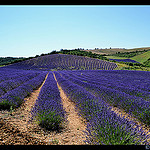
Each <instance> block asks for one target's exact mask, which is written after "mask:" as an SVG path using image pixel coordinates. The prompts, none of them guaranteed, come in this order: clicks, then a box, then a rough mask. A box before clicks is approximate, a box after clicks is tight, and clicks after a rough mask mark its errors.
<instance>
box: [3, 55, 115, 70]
mask: <svg viewBox="0 0 150 150" xmlns="http://www.w3.org/2000/svg"><path fill="white" fill-rule="evenodd" d="M116 67H117V65H116V64H115V63H113V62H108V61H104V60H100V59H95V58H89V57H83V56H76V55H66V54H52V55H45V56H40V57H37V58H33V59H28V60H25V61H22V62H18V63H14V64H10V65H8V66H5V67H3V68H15V69H16V68H17V69H27V70H32V69H33V70H51V71H52V70H96V69H103V70H113V69H114V68H116Z"/></svg>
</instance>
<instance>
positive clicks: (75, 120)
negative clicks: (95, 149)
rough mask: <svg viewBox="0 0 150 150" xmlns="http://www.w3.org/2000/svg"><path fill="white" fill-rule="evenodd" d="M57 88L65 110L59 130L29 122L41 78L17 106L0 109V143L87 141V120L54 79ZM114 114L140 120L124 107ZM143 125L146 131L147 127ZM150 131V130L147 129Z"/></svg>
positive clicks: (79, 143) (65, 143) (48, 143)
mask: <svg viewBox="0 0 150 150" xmlns="http://www.w3.org/2000/svg"><path fill="white" fill-rule="evenodd" d="M53 75H54V78H55V80H56V83H57V86H58V88H59V91H60V96H61V99H62V104H63V108H64V109H65V111H66V114H67V121H66V122H64V124H63V128H62V129H61V130H60V131H47V130H45V129H43V128H41V127H40V126H39V125H38V124H37V122H36V121H33V122H29V120H30V117H31V109H32V107H33V106H34V104H35V102H36V99H37V98H38V95H39V92H40V90H41V88H42V86H43V85H44V83H45V81H46V78H47V76H48V74H47V76H46V78H45V80H44V82H43V83H42V85H41V86H40V87H39V89H37V90H34V91H33V92H32V93H31V95H30V96H29V97H27V98H25V103H23V104H22V105H21V106H20V107H19V108H18V109H16V110H15V111H14V112H12V113H10V112H9V111H6V110H5V111H0V131H1V132H0V145H86V144H87V143H85V140H86V134H85V132H84V131H86V124H87V122H86V120H85V119H84V118H82V117H81V116H79V115H78V110H77V108H76V106H75V103H73V102H72V101H71V100H70V99H69V98H68V97H67V96H66V94H65V93H64V91H63V90H62V88H61V87H60V85H59V84H58V82H57V79H56V77H55V74H53ZM112 111H114V112H115V113H116V114H117V115H119V116H121V117H125V118H128V120H134V121H135V122H136V123H137V124H138V125H139V124H141V123H140V122H138V121H137V120H135V119H134V118H133V117H131V116H130V115H129V114H127V113H126V112H124V111H123V110H121V109H119V108H116V107H112ZM142 127H143V128H145V131H148V130H149V128H146V127H145V126H144V125H142ZM148 134H150V132H149V133H148Z"/></svg>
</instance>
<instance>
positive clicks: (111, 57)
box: [106, 56, 127, 59]
mask: <svg viewBox="0 0 150 150" xmlns="http://www.w3.org/2000/svg"><path fill="white" fill-rule="evenodd" d="M106 57H107V58H108V59H127V58H126V57H117V56H106Z"/></svg>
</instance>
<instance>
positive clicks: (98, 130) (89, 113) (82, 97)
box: [54, 71, 149, 145]
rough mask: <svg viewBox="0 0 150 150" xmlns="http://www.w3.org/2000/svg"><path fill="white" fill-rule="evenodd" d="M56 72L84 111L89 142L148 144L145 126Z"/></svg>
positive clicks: (81, 111)
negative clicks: (138, 124) (136, 123)
mask: <svg viewBox="0 0 150 150" xmlns="http://www.w3.org/2000/svg"><path fill="white" fill-rule="evenodd" d="M54 73H55V76H56V78H57V81H58V83H59V84H60V86H61V87H62V89H63V90H64V92H65V93H66V94H67V96H68V97H69V98H70V99H71V100H72V101H74V102H75V103H76V106H77V108H79V111H80V112H79V113H80V115H82V116H83V117H85V118H86V120H87V121H88V125H87V142H88V143H89V144H110V145H116V144H121V145H123V144H124V145H128V144H148V141H147V140H148V138H149V136H148V135H147V133H144V132H143V129H142V128H141V129H140V128H139V127H138V126H136V127H135V126H134V125H135V124H134V122H132V121H128V120H127V119H125V118H122V117H120V116H118V115H117V114H116V113H115V112H113V111H112V110H111V107H109V106H108V104H107V103H106V102H105V101H104V100H103V99H102V98H100V97H95V96H93V95H92V94H91V93H90V92H88V91H87V90H86V89H85V88H84V87H82V86H79V85H78V84H75V83H73V82H71V81H70V79H65V78H64V77H63V76H61V75H60V73H61V74H62V72H54ZM65 73H66V71H65ZM74 73H75V72H74ZM72 75H73V73H72Z"/></svg>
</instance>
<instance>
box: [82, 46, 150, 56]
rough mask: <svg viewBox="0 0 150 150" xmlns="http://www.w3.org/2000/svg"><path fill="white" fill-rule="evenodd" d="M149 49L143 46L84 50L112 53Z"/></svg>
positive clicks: (104, 53)
mask: <svg viewBox="0 0 150 150" xmlns="http://www.w3.org/2000/svg"><path fill="white" fill-rule="evenodd" d="M148 49H150V47H143V48H133V49H125V48H111V49H110V48H109V49H107V48H105V49H99V48H98V49H93V50H84V51H87V52H90V51H91V52H92V53H96V54H101V55H112V54H116V53H118V52H120V53H124V52H133V51H143V50H148Z"/></svg>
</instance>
